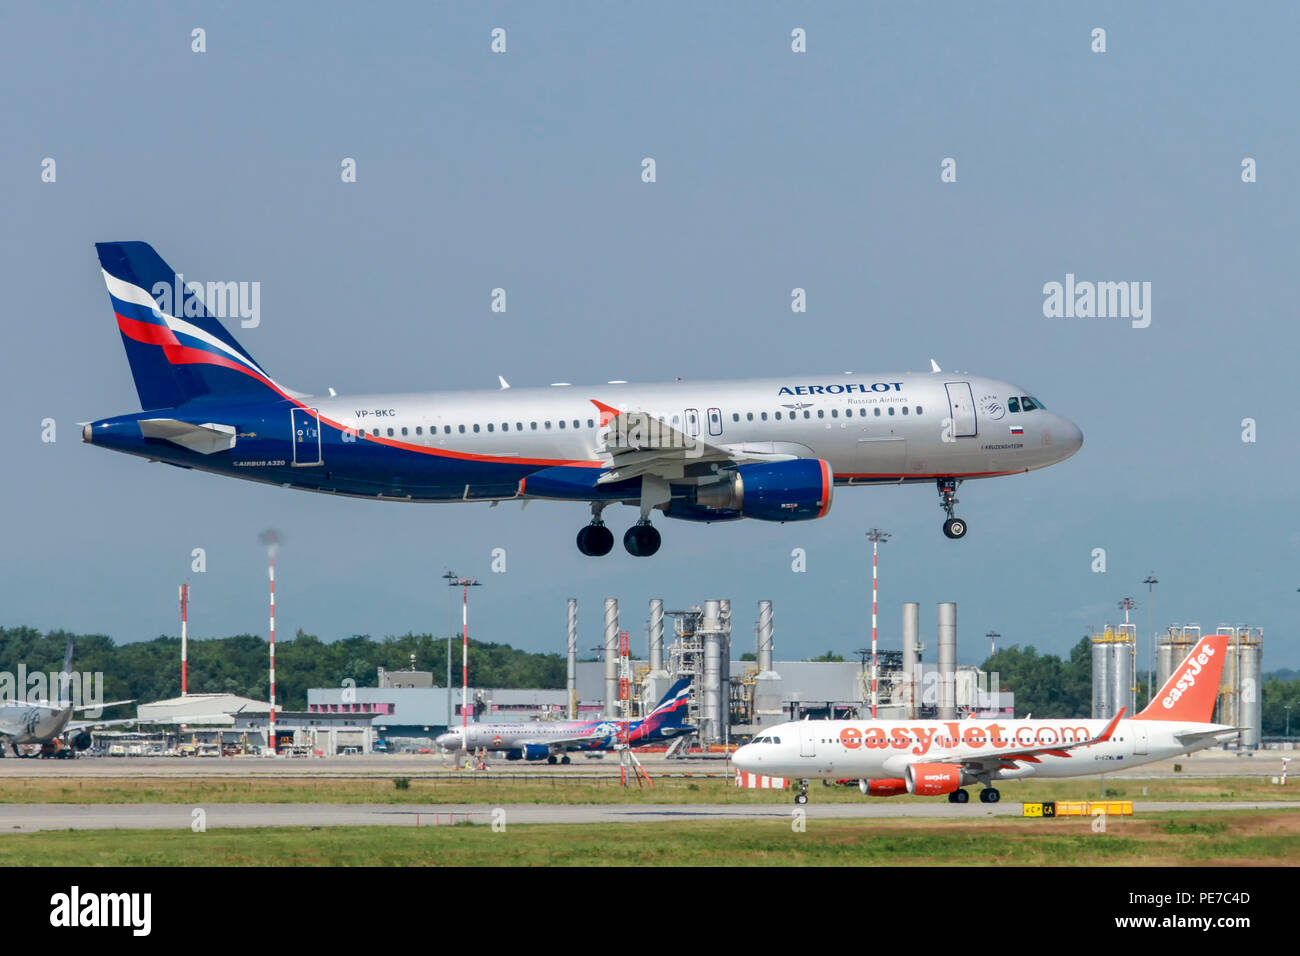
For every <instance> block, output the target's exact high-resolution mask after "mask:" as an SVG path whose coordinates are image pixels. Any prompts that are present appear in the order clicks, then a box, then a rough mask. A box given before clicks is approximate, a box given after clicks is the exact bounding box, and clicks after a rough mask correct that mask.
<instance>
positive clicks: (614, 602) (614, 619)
mask: <svg viewBox="0 0 1300 956" xmlns="http://www.w3.org/2000/svg"><path fill="white" fill-rule="evenodd" d="M605 716H606V717H617V716H618V598H605Z"/></svg>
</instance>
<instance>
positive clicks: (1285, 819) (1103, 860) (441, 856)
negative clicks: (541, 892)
mask: <svg viewBox="0 0 1300 956" xmlns="http://www.w3.org/2000/svg"><path fill="white" fill-rule="evenodd" d="M900 864H907V865H958V866H963V865H972V866H988V865H998V864H1014V865H1019V866H1026V865H1028V866H1102V865H1105V866H1114V865H1124V864H1129V865H1141V866H1199V865H1242V864H1268V865H1275V866H1276V865H1298V864H1300V814H1297V813H1293V812H1291V811H1275V812H1272V813H1266V812H1258V811H1241V812H1233V813H1179V814H1153V815H1151V816H1147V817H1141V818H1130V819H1122V818H1112V819H1111V820H1109V821H1108V825H1107V828H1106V832H1104V833H1095V832H1093V830H1092V821H1090V820H1087V819H1071V820H1065V819H1060V820H1023V819H1019V818H1009V819H1003V820H998V821H963V820H956V821H954V820H949V821H944V822H943V823H936V822H934V821H915V820H870V821H867V820H853V821H844V820H834V821H829V820H828V821H820V820H809V821H808V822H807V829H806V830H805V831H804V832H794V831H793V829H792V826H791V824H790V823H788V822H783V821H772V820H755V821H745V820H729V821H687V822H682V823H673V824H662V823H624V824H607V825H599V826H579V825H572V824H568V825H555V824H535V825H527V826H525V825H513V826H509V825H508V826H506V827H505V828H504V830H502V831H501V832H497V831H494V830H493V829H492V828H491V827H490V826H487V825H470V826H467V825H458V826H441V827H432V826H424V827H420V828H415V827H338V828H324V829H311V828H305V827H304V828H276V829H256V830H251V829H250V830H211V831H209V832H207V833H191V832H188V831H171V830H167V831H158V830H147V831H145V830H85V831H75V832H74V831H52V832H47V833H35V834H20V835H10V836H4V837H0V866H95V865H113V866H361V865H365V866H375V865H378V866H627V865H633V866H693V865H708V866H822V865H834V866H880V865H900Z"/></svg>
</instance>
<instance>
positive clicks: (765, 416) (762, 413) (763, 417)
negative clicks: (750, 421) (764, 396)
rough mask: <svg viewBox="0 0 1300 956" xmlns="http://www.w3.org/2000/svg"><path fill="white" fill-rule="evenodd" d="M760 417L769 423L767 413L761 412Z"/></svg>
mask: <svg viewBox="0 0 1300 956" xmlns="http://www.w3.org/2000/svg"><path fill="white" fill-rule="evenodd" d="M758 417H759V418H761V419H763V421H767V412H759V413H758Z"/></svg>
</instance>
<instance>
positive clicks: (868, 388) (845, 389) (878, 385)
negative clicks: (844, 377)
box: [777, 382, 903, 395]
mask: <svg viewBox="0 0 1300 956" xmlns="http://www.w3.org/2000/svg"><path fill="white" fill-rule="evenodd" d="M890 389H893V390H894V391H895V392H899V391H902V389H903V383H902V382H873V383H872V384H870V385H862V384H860V383H854V382H850V383H848V384H844V385H840V384H838V383H837V384H834V385H795V386H790V385H782V386H781V387H780V388H779V389H778V390H777V394H778V395H845V394H849V393H851V392H888V391H889V390H890Z"/></svg>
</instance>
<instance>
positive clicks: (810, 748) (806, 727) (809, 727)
mask: <svg viewBox="0 0 1300 956" xmlns="http://www.w3.org/2000/svg"><path fill="white" fill-rule="evenodd" d="M799 756H800V757H815V756H817V731H816V730H815V729H814V728H813V722H812V721H811V720H801V721H799Z"/></svg>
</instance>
